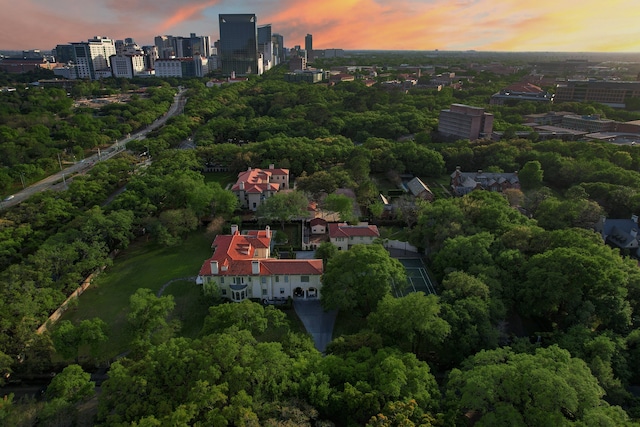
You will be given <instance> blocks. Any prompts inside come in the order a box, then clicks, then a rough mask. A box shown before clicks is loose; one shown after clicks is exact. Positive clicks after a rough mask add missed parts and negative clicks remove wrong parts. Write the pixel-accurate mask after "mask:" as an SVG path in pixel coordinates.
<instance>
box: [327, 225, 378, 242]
mask: <svg viewBox="0 0 640 427" xmlns="http://www.w3.org/2000/svg"><path fill="white" fill-rule="evenodd" d="M352 236H353V237H356V236H369V237H380V232H379V231H378V227H377V226H375V225H368V224H366V225H364V224H363V225H348V224H346V223H331V224H329V237H330V238H336V237H352Z"/></svg>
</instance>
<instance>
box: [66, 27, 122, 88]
mask: <svg viewBox="0 0 640 427" xmlns="http://www.w3.org/2000/svg"><path fill="white" fill-rule="evenodd" d="M71 45H72V46H73V54H74V62H75V66H76V74H77V76H78V78H79V79H90V80H96V79H100V78H103V77H109V76H110V75H111V65H110V61H109V58H111V56H112V55H115V54H116V45H115V43H114V41H113V40H111V39H110V38H108V37H100V36H96V37H94V38H93V39H89V40H88V41H86V42H79V43H71Z"/></svg>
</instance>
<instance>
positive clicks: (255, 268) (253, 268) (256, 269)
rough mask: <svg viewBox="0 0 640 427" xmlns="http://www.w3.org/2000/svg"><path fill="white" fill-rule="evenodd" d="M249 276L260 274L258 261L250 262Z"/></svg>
mask: <svg viewBox="0 0 640 427" xmlns="http://www.w3.org/2000/svg"><path fill="white" fill-rule="evenodd" d="M251 274H256V275H258V274H260V261H251Z"/></svg>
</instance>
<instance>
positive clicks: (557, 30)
mask: <svg viewBox="0 0 640 427" xmlns="http://www.w3.org/2000/svg"><path fill="white" fill-rule="evenodd" d="M636 1H637V0H610V1H609V2H607V3H606V6H605V5H603V3H602V2H596V1H595V0H584V1H582V2H580V4H579V5H578V4H576V3H575V2H557V1H551V0H540V1H538V2H536V3H535V4H534V3H532V4H522V2H519V1H517V0H457V1H450V0H401V2H393V3H391V2H387V3H383V2H381V1H379V0H346V1H345V0H341V1H334V0H329V3H327V2H321V3H317V2H302V3H300V2H293V1H291V0H265V1H262V2H253V3H252V2H249V1H246V0H240V1H235V2H230V1H226V0H181V1H178V2H176V1H175V0H171V1H170V0H154V1H153V2H150V1H149V0H131V1H129V2H118V1H116V0H94V1H92V2H83V3H80V4H79V3H78V2H77V1H75V0H57V1H56V2H48V1H44V0H23V1H21V2H9V1H8V0H2V2H3V3H5V4H3V5H2V6H1V8H2V10H3V15H4V16H5V17H6V18H7V19H5V20H4V21H3V25H2V28H0V49H2V50H27V49H42V50H48V49H51V48H53V47H55V45H56V44H64V43H69V42H75V41H82V40H86V39H88V38H91V37H93V36H95V35H101V36H106V37H110V38H113V39H124V38H125V37H132V38H133V39H134V40H135V41H136V42H137V43H138V44H140V45H147V44H153V38H154V37H155V36H157V35H165V34H167V35H175V36H184V35H188V34H190V33H197V34H198V35H203V36H211V39H212V41H214V40H217V39H218V37H219V29H218V14H225V13H255V14H256V15H257V20H258V25H261V24H271V25H272V28H273V32H274V33H279V34H282V35H283V36H284V41H285V46H287V47H293V46H294V45H301V46H304V40H305V36H306V35H307V34H312V35H313V42H314V48H316V49H326V48H342V49H350V50H357V49H362V50H365V49H372V50H434V49H439V50H481V51H514V52H515V51H557V52H640V27H638V25H637V21H638V18H640V6H638V5H637V3H636ZM603 8H606V13H604V12H605V11H604V10H603Z"/></svg>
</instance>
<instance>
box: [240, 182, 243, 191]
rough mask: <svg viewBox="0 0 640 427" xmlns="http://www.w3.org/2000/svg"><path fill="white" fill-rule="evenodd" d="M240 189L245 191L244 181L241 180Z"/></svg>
mask: <svg viewBox="0 0 640 427" xmlns="http://www.w3.org/2000/svg"><path fill="white" fill-rule="evenodd" d="M240 190H241V191H244V181H240Z"/></svg>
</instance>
